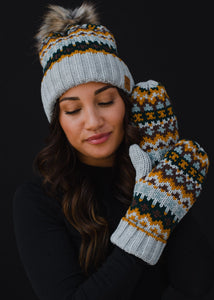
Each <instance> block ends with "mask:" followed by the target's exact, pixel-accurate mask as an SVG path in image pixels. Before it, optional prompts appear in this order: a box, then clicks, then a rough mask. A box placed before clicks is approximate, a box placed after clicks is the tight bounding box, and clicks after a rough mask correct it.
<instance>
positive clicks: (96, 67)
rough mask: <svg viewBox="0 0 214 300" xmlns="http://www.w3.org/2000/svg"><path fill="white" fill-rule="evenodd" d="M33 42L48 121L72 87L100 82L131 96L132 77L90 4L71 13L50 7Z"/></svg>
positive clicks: (112, 37)
mask: <svg viewBox="0 0 214 300" xmlns="http://www.w3.org/2000/svg"><path fill="white" fill-rule="evenodd" d="M36 39H37V49H38V51H39V57H40V62H41V65H42V68H43V79H42V83H41V97H42V103H43V106H44V110H45V113H46V115H47V118H48V120H49V122H50V121H51V116H52V111H53V107H54V104H55V102H56V100H57V99H58V98H59V97H60V96H62V95H63V94H64V93H65V92H66V91H67V90H69V89H70V88H72V87H74V86H77V85H80V84H83V83H87V82H92V81H93V82H103V83H108V84H112V85H113V86H116V87H118V88H120V89H122V90H124V91H126V92H127V93H129V94H130V93H131V91H132V88H133V86H134V81H133V78H132V75H131V73H130V71H129V69H128V67H127V66H126V64H125V63H124V62H123V61H122V60H121V59H120V58H119V56H118V52H117V46H116V41H115V38H114V36H113V34H112V33H111V32H110V31H109V30H108V29H107V28H106V27H105V26H103V25H99V21H98V16H97V14H96V12H95V9H94V7H93V5H92V4H86V3H83V4H82V5H81V6H80V7H79V8H75V9H73V10H72V9H65V8H63V7H61V6H56V5H50V6H49V10H48V12H47V13H46V15H45V17H44V20H43V24H42V26H41V27H40V29H39V31H38V33H37V35H36Z"/></svg>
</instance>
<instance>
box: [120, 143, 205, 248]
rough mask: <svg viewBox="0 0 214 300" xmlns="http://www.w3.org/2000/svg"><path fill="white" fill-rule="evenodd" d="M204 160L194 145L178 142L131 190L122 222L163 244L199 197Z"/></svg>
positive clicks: (197, 146)
mask: <svg viewBox="0 0 214 300" xmlns="http://www.w3.org/2000/svg"><path fill="white" fill-rule="evenodd" d="M208 165H209V162H208V157H207V154H206V153H205V152H204V150H203V149H202V148H201V147H200V146H199V145H198V144H197V143H195V142H192V141H186V140H181V141H179V142H178V143H177V144H176V145H175V147H174V148H173V149H172V150H171V151H169V152H168V153H167V154H166V155H165V157H164V159H163V160H162V161H161V162H160V163H159V164H158V165H157V166H156V167H155V168H154V169H153V170H152V171H151V172H150V173H149V174H148V175H147V176H145V177H144V178H142V179H140V180H139V183H138V184H136V186H135V190H134V200H133V202H132V205H131V206H130V208H129V210H128V211H127V214H126V216H125V217H124V218H123V220H124V221H126V222H128V223H129V224H130V225H131V226H135V227H137V228H138V229H139V230H142V231H146V232H147V233H148V235H151V236H152V237H153V238H155V239H156V240H159V241H160V240H161V241H162V242H163V243H164V242H166V240H167V239H168V237H169V235H170V233H171V231H172V230H173V229H174V227H175V226H176V224H177V223H178V222H179V221H180V220H181V219H182V218H183V217H184V215H185V214H186V213H187V211H188V210H189V209H190V208H191V206H192V205H193V204H194V202H195V200H196V198H197V197H198V196H199V194H200V192H201V189H202V183H203V181H204V178H205V175H206V173H207V171H208Z"/></svg>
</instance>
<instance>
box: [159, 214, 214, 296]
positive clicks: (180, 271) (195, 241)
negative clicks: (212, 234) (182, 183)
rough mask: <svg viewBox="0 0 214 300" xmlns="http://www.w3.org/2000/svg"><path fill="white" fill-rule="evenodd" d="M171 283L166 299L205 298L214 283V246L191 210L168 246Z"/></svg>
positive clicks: (167, 254)
mask: <svg viewBox="0 0 214 300" xmlns="http://www.w3.org/2000/svg"><path fill="white" fill-rule="evenodd" d="M165 254H166V257H167V266H168V276H169V286H168V288H167V289H166V291H165V293H164V295H163V297H162V299H163V300H168V299H179V300H183V299H187V300H190V299H194V300H196V299H203V297H204V296H205V295H206V294H207V293H209V290H210V289H211V288H212V287H213V285H214V250H213V248H212V246H211V245H210V243H209V241H208V239H207V237H206V236H205V235H204V233H203V232H202V230H201V228H200V226H199V223H198V222H197V221H196V219H195V218H194V216H193V215H192V213H191V212H190V213H189V214H188V215H187V216H185V217H184V219H183V220H182V222H181V223H180V224H179V226H178V227H177V228H176V230H175V231H174V232H173V234H172V236H171V237H170V239H169V243H168V245H167V247H166V253H165Z"/></svg>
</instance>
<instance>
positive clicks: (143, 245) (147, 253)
mask: <svg viewBox="0 0 214 300" xmlns="http://www.w3.org/2000/svg"><path fill="white" fill-rule="evenodd" d="M111 242H112V243H113V244H115V245H116V246H118V247H119V248H121V249H123V250H124V251H126V252H128V253H130V254H133V255H135V256H137V257H139V258H141V259H142V260H143V261H145V262H147V263H148V264H150V265H155V264H156V263H157V262H158V260H159V258H160V256H161V254H162V252H163V249H164V248H165V246H166V242H162V241H160V240H158V239H157V238H156V237H155V236H152V235H151V234H150V233H148V232H146V231H143V230H142V229H139V228H137V227H135V226H134V225H131V224H129V223H128V222H127V221H126V220H124V219H121V221H120V223H119V225H118V227H117V229H116V230H115V231H114V232H113V234H112V235H111Z"/></svg>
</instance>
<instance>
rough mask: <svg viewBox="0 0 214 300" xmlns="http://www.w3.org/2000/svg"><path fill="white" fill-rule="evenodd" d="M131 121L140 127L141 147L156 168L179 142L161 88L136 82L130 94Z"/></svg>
mask: <svg viewBox="0 0 214 300" xmlns="http://www.w3.org/2000/svg"><path fill="white" fill-rule="evenodd" d="M131 97H132V100H133V107H132V121H133V124H134V125H135V126H137V127H138V128H140V134H141V143H140V146H141V148H142V149H143V150H144V151H146V152H147V153H148V154H149V155H150V158H151V160H152V164H153V165H155V164H156V163H157V162H158V161H159V160H160V159H161V158H162V157H163V156H164V154H165V153H166V152H167V151H168V150H169V149H170V147H171V146H173V145H174V144H175V143H176V142H177V141H178V139H179V134H178V124H177V118H176V116H175V114H174V111H173V107H172V105H171V102H170V99H169V96H168V95H167V92H166V90H165V88H164V86H163V85H161V84H160V83H158V82H156V81H153V80H149V81H147V82H140V83H138V84H137V85H136V86H135V87H134V89H133V91H132V94H131Z"/></svg>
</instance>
